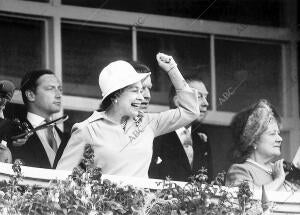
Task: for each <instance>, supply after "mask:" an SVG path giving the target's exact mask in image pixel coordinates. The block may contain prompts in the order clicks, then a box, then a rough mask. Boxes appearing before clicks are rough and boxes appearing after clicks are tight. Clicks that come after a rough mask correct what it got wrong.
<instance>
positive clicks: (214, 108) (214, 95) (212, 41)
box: [210, 35, 217, 111]
mask: <svg viewBox="0 0 300 215" xmlns="http://www.w3.org/2000/svg"><path fill="white" fill-rule="evenodd" d="M210 74H211V97H212V98H211V106H212V111H217V88H216V55H215V36H214V35H210Z"/></svg>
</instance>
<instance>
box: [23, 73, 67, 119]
mask: <svg viewBox="0 0 300 215" xmlns="http://www.w3.org/2000/svg"><path fill="white" fill-rule="evenodd" d="M21 92H22V98H23V102H24V104H25V105H26V106H27V109H28V111H30V112H32V113H35V114H37V115H40V116H42V117H44V118H49V117H50V116H51V115H52V114H54V113H57V112H59V111H60V110H61V94H62V86H61V83H60V81H59V80H58V78H57V77H56V76H55V75H54V73H53V72H52V71H51V70H47V69H43V70H34V71H30V72H28V73H26V74H25V76H24V77H23V79H22V82H21Z"/></svg>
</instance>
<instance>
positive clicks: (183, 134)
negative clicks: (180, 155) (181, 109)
mask: <svg viewBox="0 0 300 215" xmlns="http://www.w3.org/2000/svg"><path fill="white" fill-rule="evenodd" d="M191 129H192V128H191V127H189V128H188V129H186V128H185V127H181V128H179V129H177V130H176V133H177V136H178V138H179V140H180V142H181V144H182V146H183V149H184V151H185V153H186V155H187V157H188V159H189V162H190V165H191V166H192V164H193V158H194V150H193V142H192V136H191Z"/></svg>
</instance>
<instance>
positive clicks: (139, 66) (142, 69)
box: [129, 61, 151, 73]
mask: <svg viewBox="0 0 300 215" xmlns="http://www.w3.org/2000/svg"><path fill="white" fill-rule="evenodd" d="M129 63H130V64H131V66H132V67H133V68H134V69H135V71H136V72H137V73H149V72H151V70H150V69H149V67H148V66H146V65H145V64H143V63H142V62H139V61H129Z"/></svg>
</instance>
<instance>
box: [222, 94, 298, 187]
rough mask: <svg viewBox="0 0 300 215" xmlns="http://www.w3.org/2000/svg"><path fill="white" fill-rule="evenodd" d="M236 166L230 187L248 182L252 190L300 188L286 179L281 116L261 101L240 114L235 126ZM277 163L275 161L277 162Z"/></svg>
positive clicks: (230, 175)
mask: <svg viewBox="0 0 300 215" xmlns="http://www.w3.org/2000/svg"><path fill="white" fill-rule="evenodd" d="M231 127H232V132H233V139H234V146H233V149H232V159H233V162H234V164H233V165H232V166H231V167H230V168H229V170H228V172H227V176H226V186H237V185H239V184H240V183H242V182H244V181H247V182H249V183H250V187H251V188H256V189H261V186H262V185H264V187H265V189H266V190H272V191H290V190H295V189H298V188H296V186H295V185H294V184H292V183H290V182H288V181H286V180H285V177H286V173H285V171H284V165H283V159H280V160H277V161H276V159H278V158H279V157H280V155H281V148H282V138H281V136H280V130H279V127H280V117H279V115H278V114H277V112H276V110H275V109H274V108H273V107H272V105H271V104H270V103H269V102H268V101H266V100H260V101H258V102H257V103H255V104H254V105H252V106H250V107H249V108H247V109H245V110H243V111H241V112H239V113H238V114H237V115H236V116H235V117H234V119H233V121H232V123H231ZM274 161H275V162H274Z"/></svg>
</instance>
